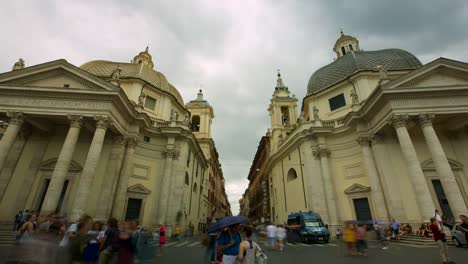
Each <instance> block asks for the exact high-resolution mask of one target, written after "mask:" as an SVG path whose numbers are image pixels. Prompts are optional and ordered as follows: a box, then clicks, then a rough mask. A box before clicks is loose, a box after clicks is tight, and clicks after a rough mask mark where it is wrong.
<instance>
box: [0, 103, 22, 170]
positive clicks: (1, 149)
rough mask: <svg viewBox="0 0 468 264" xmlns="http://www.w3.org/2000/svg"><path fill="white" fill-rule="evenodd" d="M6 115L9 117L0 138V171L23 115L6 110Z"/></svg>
mask: <svg viewBox="0 0 468 264" xmlns="http://www.w3.org/2000/svg"><path fill="white" fill-rule="evenodd" d="M7 116H8V117H9V118H10V120H9V121H8V127H7V129H6V131H5V134H3V137H2V139H1V140H0V171H2V169H3V165H5V160H6V158H7V157H8V153H9V152H10V149H11V147H12V146H13V143H15V139H16V136H17V135H18V132H19V131H20V128H21V125H22V124H23V122H24V116H23V113H21V112H7Z"/></svg>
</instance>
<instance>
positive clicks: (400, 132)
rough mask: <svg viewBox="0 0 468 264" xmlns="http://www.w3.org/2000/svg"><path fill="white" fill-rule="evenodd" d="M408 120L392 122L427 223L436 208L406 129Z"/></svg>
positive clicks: (403, 117)
mask: <svg viewBox="0 0 468 264" xmlns="http://www.w3.org/2000/svg"><path fill="white" fill-rule="evenodd" d="M407 120H408V116H407V115H394V116H393V117H392V119H391V121H390V122H391V123H392V124H393V126H394V127H395V130H396V133H397V136H398V141H400V147H401V152H402V154H403V157H404V159H405V161H406V165H407V167H408V176H409V178H410V180H411V183H412V185H413V189H414V194H415V196H416V201H417V203H418V206H419V211H420V214H421V219H420V220H421V221H427V220H428V219H429V218H430V217H432V216H433V214H434V208H435V207H434V203H433V201H432V197H431V194H430V192H429V187H428V184H427V180H426V178H425V176H424V173H423V171H422V169H421V164H420V162H419V159H418V156H417V155H416V150H415V149H414V146H413V142H412V141H411V138H410V135H409V133H408V130H407V129H406V123H407Z"/></svg>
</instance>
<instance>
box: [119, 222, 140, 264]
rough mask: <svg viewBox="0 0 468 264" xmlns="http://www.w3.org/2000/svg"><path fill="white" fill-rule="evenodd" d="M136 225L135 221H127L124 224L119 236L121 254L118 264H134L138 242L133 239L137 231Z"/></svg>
mask: <svg viewBox="0 0 468 264" xmlns="http://www.w3.org/2000/svg"><path fill="white" fill-rule="evenodd" d="M136 227H137V226H136V224H135V221H133V220H127V221H125V222H124V224H123V229H122V231H121V232H120V234H119V253H118V256H119V257H118V259H117V264H133V263H134V260H135V253H136V241H135V239H134V237H133V234H134V232H135V231H136Z"/></svg>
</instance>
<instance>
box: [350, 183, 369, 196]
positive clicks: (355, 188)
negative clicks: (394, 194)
mask: <svg viewBox="0 0 468 264" xmlns="http://www.w3.org/2000/svg"><path fill="white" fill-rule="evenodd" d="M369 191H370V187H366V186H364V185H361V184H359V183H355V184H353V185H351V186H350V187H349V188H348V189H346V190H345V191H344V192H345V193H346V194H352V193H362V192H369Z"/></svg>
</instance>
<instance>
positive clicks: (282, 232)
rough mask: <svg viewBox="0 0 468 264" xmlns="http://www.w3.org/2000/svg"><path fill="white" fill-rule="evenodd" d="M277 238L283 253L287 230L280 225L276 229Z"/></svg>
mask: <svg viewBox="0 0 468 264" xmlns="http://www.w3.org/2000/svg"><path fill="white" fill-rule="evenodd" d="M276 237H277V238H278V247H279V250H280V251H283V250H284V247H285V243H286V229H285V228H284V227H283V226H282V225H278V227H277V228H276Z"/></svg>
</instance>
